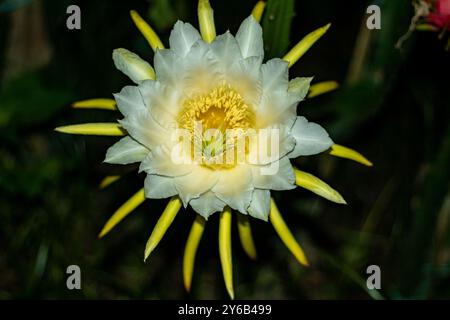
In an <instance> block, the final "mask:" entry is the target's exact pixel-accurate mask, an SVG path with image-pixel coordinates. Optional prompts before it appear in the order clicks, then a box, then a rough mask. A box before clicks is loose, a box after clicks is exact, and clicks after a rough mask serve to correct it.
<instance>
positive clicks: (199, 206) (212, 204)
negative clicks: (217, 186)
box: [189, 191, 226, 219]
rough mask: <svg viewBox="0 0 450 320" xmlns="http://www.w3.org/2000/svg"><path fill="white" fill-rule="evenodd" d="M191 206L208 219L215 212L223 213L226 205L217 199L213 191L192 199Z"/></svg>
mask: <svg viewBox="0 0 450 320" xmlns="http://www.w3.org/2000/svg"><path fill="white" fill-rule="evenodd" d="M189 204H190V205H191V207H192V209H194V210H195V211H196V212H197V213H199V214H200V215H202V216H203V217H204V218H205V219H208V217H209V216H210V215H212V214H213V213H214V212H218V211H219V212H221V211H222V210H223V208H224V207H225V205H226V203H225V202H223V201H222V200H220V199H219V198H217V197H216V195H215V194H214V193H213V192H212V191H208V192H205V193H204V194H202V195H201V196H200V197H198V198H196V199H192V200H191V201H190V202H189Z"/></svg>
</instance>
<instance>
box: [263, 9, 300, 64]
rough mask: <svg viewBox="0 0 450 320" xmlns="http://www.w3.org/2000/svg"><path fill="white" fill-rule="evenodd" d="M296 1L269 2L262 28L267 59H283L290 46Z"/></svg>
mask: <svg viewBox="0 0 450 320" xmlns="http://www.w3.org/2000/svg"><path fill="white" fill-rule="evenodd" d="M294 14H295V12H294V0H269V1H267V6H266V13H265V14H264V18H263V22H262V26H263V30H264V44H265V50H266V54H267V58H269V59H270V58H274V57H282V56H283V55H284V54H285V53H286V51H287V49H288V46H289V36H290V30H291V23H292V18H293V17H294Z"/></svg>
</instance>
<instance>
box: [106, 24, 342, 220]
mask: <svg viewBox="0 0 450 320" xmlns="http://www.w3.org/2000/svg"><path fill="white" fill-rule="evenodd" d="M169 42H170V48H169V49H159V50H157V51H156V54H155V58H154V68H155V71H154V73H155V75H156V78H155V80H152V79H151V78H152V73H153V69H152V68H151V67H150V65H149V64H148V63H146V62H144V61H142V60H140V58H139V57H137V55H134V54H132V53H130V52H129V51H126V50H125V49H117V50H115V51H114V53H113V58H114V62H115V65H116V66H117V67H118V68H119V69H120V70H121V71H123V72H124V73H125V74H126V75H127V76H129V77H130V78H131V80H133V81H134V82H136V83H137V86H127V87H125V88H123V89H122V91H120V93H118V94H115V95H114V97H115V99H116V102H117V107H118V109H119V110H120V112H121V113H122V114H123V115H124V119H122V120H119V122H120V124H121V125H122V127H123V128H124V129H125V130H126V131H127V132H128V134H129V136H127V137H125V138H123V139H122V140H120V141H119V142H118V143H116V144H115V145H113V146H112V147H111V148H110V149H109V150H108V152H107V154H106V159H105V162H108V163H115V164H128V163H132V162H140V170H141V171H144V172H146V173H147V177H146V180H145V196H146V197H147V198H167V197H171V196H174V195H178V196H179V197H180V198H181V199H182V201H183V204H184V206H187V205H188V204H189V205H191V207H192V208H193V209H194V210H195V211H196V212H198V213H199V214H201V215H202V216H203V217H205V218H208V217H209V216H210V215H211V214H213V213H214V212H217V211H222V210H223V208H224V206H226V205H228V206H229V207H231V208H232V209H235V210H238V211H240V212H241V213H243V214H250V215H251V216H253V217H255V218H259V219H262V220H267V219H268V215H269V211H270V205H269V204H270V190H288V189H293V188H295V186H296V185H295V175H294V170H293V168H292V165H291V163H290V161H289V159H290V158H295V157H298V156H307V155H313V154H317V153H320V152H323V151H325V150H327V149H329V148H330V147H331V145H332V144H333V141H332V140H331V139H330V137H329V135H328V133H327V132H326V131H325V129H323V128H322V127H321V126H320V125H318V124H315V123H312V122H308V121H307V120H306V119H305V118H304V117H299V116H297V105H298V103H299V102H300V101H302V100H303V99H304V98H305V96H306V94H307V92H308V89H309V82H310V80H311V79H309V78H296V79H294V80H292V81H291V83H289V75H288V62H286V61H284V60H281V59H272V60H269V61H267V62H266V63H262V62H263V58H264V50H263V48H264V46H263V38H262V30H261V26H260V25H259V23H258V22H257V21H256V20H255V19H254V18H253V16H250V17H248V18H247V19H245V20H244V22H243V23H242V24H241V26H240V28H239V30H238V32H237V34H236V36H235V37H234V36H233V35H232V34H231V33H230V32H226V33H225V34H222V35H219V36H217V37H216V38H215V39H214V40H213V41H212V42H211V43H206V42H205V41H204V40H202V38H201V36H200V33H199V32H198V31H197V30H196V29H195V28H194V27H193V26H192V25H190V24H189V23H183V22H180V21H178V22H177V23H176V24H175V26H174V28H173V30H172V32H171V35H170V39H169ZM129 61H132V62H129ZM146 75H147V77H146ZM195 121H199V122H201V123H202V125H203V129H210V128H211V129H212V128H218V126H221V128H220V129H221V130H223V129H243V130H248V129H255V130H256V131H259V130H261V129H268V130H269V129H278V132H279V134H280V136H279V141H277V143H279V145H278V149H279V152H278V156H277V158H276V159H271V162H270V163H267V162H264V161H257V162H256V163H250V161H244V162H242V163H233V164H232V165H220V164H219V165H207V164H205V163H203V162H192V163H183V164H180V163H176V162H175V161H173V159H172V157H171V154H172V150H173V148H175V147H176V146H178V147H179V141H177V140H176V139H171V135H172V133H173V132H174V130H176V129H177V128H184V129H188V130H191V131H192V127H193V123H194V122H195ZM267 139H268V140H267V141H261V140H258V141H257V142H256V141H254V142H253V143H252V142H249V145H248V148H247V149H246V150H245V152H246V156H247V157H248V158H251V157H252V156H256V155H257V153H258V152H259V150H260V145H261V144H264V143H267V144H269V143H271V140H269V139H270V135H267ZM272 143H273V142H272ZM207 147H208V143H206V144H205V143H204V145H203V147H202V151H203V152H205V151H206V149H207ZM231 150H233V151H234V149H231ZM226 152H227V151H225V153H226ZM228 152H231V151H229V150H228ZM182 153H183V151H182ZM187 153H188V152H184V154H185V155H186V154H187ZM269 166H273V167H276V168H278V170H277V172H276V173H275V174H272V175H265V174H264V170H262V169H264V168H266V167H269Z"/></svg>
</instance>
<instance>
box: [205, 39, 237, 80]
mask: <svg viewBox="0 0 450 320" xmlns="http://www.w3.org/2000/svg"><path fill="white" fill-rule="evenodd" d="M211 52H212V53H213V55H214V57H215V60H217V62H218V63H219V66H220V70H221V73H226V71H227V70H229V68H230V67H231V65H232V64H233V63H234V62H235V61H238V60H241V59H242V55H241V51H240V49H239V45H238V43H237V41H236V39H235V38H234V37H233V36H232V35H231V33H230V32H229V31H227V32H226V33H224V34H221V35H219V36H217V37H216V39H215V40H214V41H213V43H211Z"/></svg>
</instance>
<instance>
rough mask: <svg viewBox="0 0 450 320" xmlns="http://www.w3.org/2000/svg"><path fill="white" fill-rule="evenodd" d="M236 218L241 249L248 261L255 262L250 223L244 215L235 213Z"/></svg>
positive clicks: (255, 255)
mask: <svg viewBox="0 0 450 320" xmlns="http://www.w3.org/2000/svg"><path fill="white" fill-rule="evenodd" d="M237 217H238V219H237V220H238V231H239V239H240V240H241V245H242V248H243V249H244V251H245V253H246V254H247V256H249V258H250V259H253V260H256V258H257V254H256V248H255V243H254V242H253V236H252V229H251V227H250V221H249V219H248V217H247V216H246V215H243V214H242V213H240V212H238V213H237Z"/></svg>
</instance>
